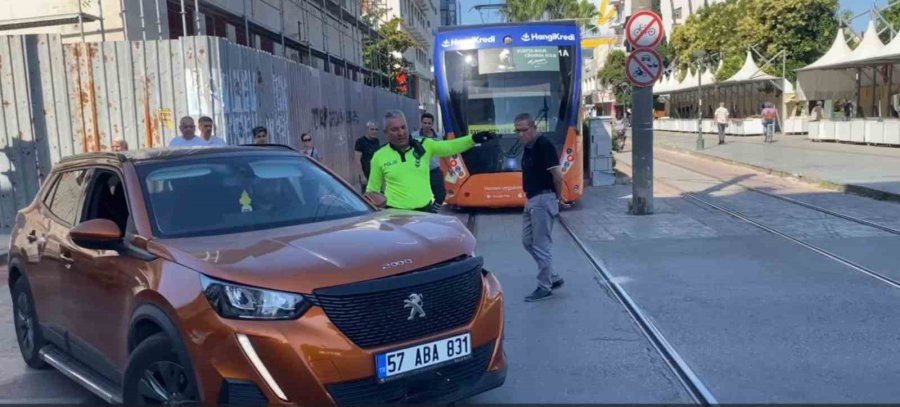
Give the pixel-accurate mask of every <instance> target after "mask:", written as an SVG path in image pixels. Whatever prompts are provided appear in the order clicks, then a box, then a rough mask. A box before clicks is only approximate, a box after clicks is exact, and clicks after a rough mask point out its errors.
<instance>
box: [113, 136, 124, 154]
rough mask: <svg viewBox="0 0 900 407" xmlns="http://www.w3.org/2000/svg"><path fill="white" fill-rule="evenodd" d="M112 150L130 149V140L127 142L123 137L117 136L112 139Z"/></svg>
mask: <svg viewBox="0 0 900 407" xmlns="http://www.w3.org/2000/svg"><path fill="white" fill-rule="evenodd" d="M110 148H111V149H112V151H128V142H126V141H125V140H124V139H122V138H121V137H116V138H115V139H113V141H112V145H111V146H110Z"/></svg>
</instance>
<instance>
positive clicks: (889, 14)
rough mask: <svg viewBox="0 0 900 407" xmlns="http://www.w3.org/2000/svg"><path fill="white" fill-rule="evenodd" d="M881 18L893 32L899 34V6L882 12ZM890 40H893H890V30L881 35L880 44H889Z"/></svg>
mask: <svg viewBox="0 0 900 407" xmlns="http://www.w3.org/2000/svg"><path fill="white" fill-rule="evenodd" d="M888 3H890V2H888ZM881 16H882V17H884V19H885V20H887V21H888V22H889V23H890V24H891V25H893V26H894V30H896V31H898V32H900V5H895V6H893V7H890V8H887V9H884V10H882V11H881ZM891 40H893V38H891V31H890V30H885V31H884V32H883V33H881V41H882V42H884V43H885V44H887V43H889V42H891Z"/></svg>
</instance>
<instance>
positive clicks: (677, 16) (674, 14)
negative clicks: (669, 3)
mask: <svg viewBox="0 0 900 407" xmlns="http://www.w3.org/2000/svg"><path fill="white" fill-rule="evenodd" d="M672 19H674V20H680V19H681V7H677V8H675V11H673V12H672Z"/></svg>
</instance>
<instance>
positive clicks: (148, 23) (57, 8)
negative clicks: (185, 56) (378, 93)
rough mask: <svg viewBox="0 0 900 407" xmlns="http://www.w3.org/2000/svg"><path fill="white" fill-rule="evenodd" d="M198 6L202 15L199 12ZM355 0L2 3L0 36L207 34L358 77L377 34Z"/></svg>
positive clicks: (69, 37) (363, 71)
mask: <svg viewBox="0 0 900 407" xmlns="http://www.w3.org/2000/svg"><path fill="white" fill-rule="evenodd" d="M198 8H199V12H198V11H197V10H198ZM362 12H363V11H362V5H361V3H360V1H359V0H27V1H22V0H0V34H2V35H15V34H32V33H54V34H60V36H61V37H62V39H63V41H64V42H77V41H90V42H96V41H121V40H132V41H134V40H159V39H177V38H179V37H181V36H184V35H210V36H218V37H223V38H227V39H229V40H231V41H233V42H236V43H238V44H241V45H246V46H249V47H253V48H256V49H261V50H265V51H267V52H270V53H272V54H275V55H279V56H284V57H286V58H289V59H292V60H294V61H297V62H300V63H304V64H307V65H310V66H315V67H317V68H318V69H321V70H324V71H327V72H331V73H334V74H336V75H340V76H344V77H346V78H349V79H352V80H362V77H363V76H366V75H372V73H371V72H369V71H368V70H366V69H365V67H364V65H365V64H364V62H363V45H362V44H363V43H364V41H365V39H366V38H368V37H370V36H373V35H375V33H374V30H373V28H371V27H369V26H368V25H366V23H365V21H364V19H363V18H362Z"/></svg>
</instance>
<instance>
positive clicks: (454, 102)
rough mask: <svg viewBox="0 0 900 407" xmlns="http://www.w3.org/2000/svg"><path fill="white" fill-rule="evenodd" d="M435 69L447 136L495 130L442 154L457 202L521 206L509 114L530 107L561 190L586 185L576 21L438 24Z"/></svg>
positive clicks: (571, 192)
mask: <svg viewBox="0 0 900 407" xmlns="http://www.w3.org/2000/svg"><path fill="white" fill-rule="evenodd" d="M434 48H435V55H434V64H435V66H434V74H435V80H436V90H437V94H438V103H439V106H440V116H441V120H442V124H443V126H444V132H445V134H446V136H447V138H453V137H455V136H456V135H467V134H473V133H475V132H478V131H493V132H495V133H497V135H498V136H499V137H498V138H496V139H494V140H492V141H490V142H488V143H485V144H484V145H480V146H476V147H475V148H472V149H470V150H469V151H467V152H465V153H462V154H460V155H456V156H452V157H447V158H444V159H442V160H441V168H442V170H443V172H444V185H445V187H446V191H447V196H446V199H445V202H444V203H445V205H450V206H454V207H458V208H463V207H480V208H503V207H522V206H524V205H525V201H526V198H525V194H524V192H523V191H522V172H521V171H522V169H521V159H522V153H523V151H524V146H523V145H522V144H521V143H520V142H519V141H518V136H517V135H516V133H515V130H514V129H515V127H514V125H513V119H514V118H515V117H516V116H517V115H518V114H520V113H529V114H531V117H532V118H534V119H535V124H536V125H537V128H538V132H539V133H540V134H542V135H544V136H545V137H547V138H549V139H550V140H551V141H552V142H553V144H554V145H555V146H556V149H557V151H559V153H560V157H559V162H560V166H561V169H562V172H563V174H564V180H565V182H564V188H563V189H564V190H563V191H562V193H561V195H562V197H563V199H564V200H566V201H567V202H570V203H571V202H574V201H576V200H578V199H579V198H580V197H581V195H582V192H583V184H584V174H583V173H584V170H583V165H584V164H583V159H582V158H583V141H582V136H581V132H580V131H577V129H578V125H579V123H578V122H579V106H580V105H581V104H580V103H579V101H580V98H581V45H580V34H579V30H578V26H577V25H576V24H575V22H574V21H553V22H527V23H504V24H483V25H468V26H453V27H441V28H440V29H439V31H438V33H437V34H436V37H435V47H434Z"/></svg>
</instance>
